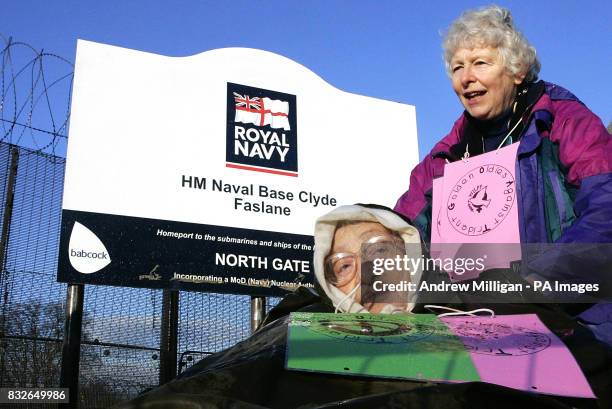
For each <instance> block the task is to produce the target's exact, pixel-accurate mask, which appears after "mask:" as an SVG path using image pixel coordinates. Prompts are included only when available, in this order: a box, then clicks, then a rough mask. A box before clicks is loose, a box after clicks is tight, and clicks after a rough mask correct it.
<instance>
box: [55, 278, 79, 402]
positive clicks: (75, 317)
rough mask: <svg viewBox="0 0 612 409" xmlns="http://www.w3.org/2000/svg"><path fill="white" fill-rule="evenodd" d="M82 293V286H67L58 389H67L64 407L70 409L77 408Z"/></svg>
mask: <svg viewBox="0 0 612 409" xmlns="http://www.w3.org/2000/svg"><path fill="white" fill-rule="evenodd" d="M84 293H85V291H84V288H83V285H82V284H69V285H68V291H67V295H66V323H65V327H64V343H63V345H62V366H61V368H60V387H61V388H69V391H70V393H69V398H70V403H68V404H66V405H65V406H64V407H66V408H70V409H73V408H74V409H76V408H78V407H79V360H80V357H81V325H82V323H83V299H84Z"/></svg>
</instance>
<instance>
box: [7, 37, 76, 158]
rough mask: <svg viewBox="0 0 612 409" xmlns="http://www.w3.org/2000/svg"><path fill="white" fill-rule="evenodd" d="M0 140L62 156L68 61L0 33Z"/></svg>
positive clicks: (70, 74) (67, 103) (71, 75)
mask: <svg viewBox="0 0 612 409" xmlns="http://www.w3.org/2000/svg"><path fill="white" fill-rule="evenodd" d="M0 47H1V52H0V142H6V143H10V144H13V145H18V146H21V147H24V148H28V150H29V151H30V152H31V153H37V154H42V155H44V156H46V157H48V158H52V157H55V158H56V159H55V160H57V156H60V157H62V158H65V156H66V142H67V139H68V125H69V119H70V103H71V95H72V83H73V78H74V64H73V63H72V62H70V61H69V60H67V59H65V58H63V57H61V56H59V55H57V54H53V53H49V52H45V51H44V50H43V49H41V50H40V51H38V50H37V49H36V48H34V47H33V46H31V45H29V44H27V43H24V42H21V41H15V40H13V38H12V37H8V38H7V37H5V36H4V35H2V34H0Z"/></svg>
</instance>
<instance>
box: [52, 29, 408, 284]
mask: <svg viewBox="0 0 612 409" xmlns="http://www.w3.org/2000/svg"><path fill="white" fill-rule="evenodd" d="M417 162H418V149H417V137H416V119H415V110H414V107H412V106H409V105H404V104H399V103H395V102H390V101H384V100H380V99H374V98H369V97H364V96H360V95H355V94H350V93H347V92H343V91H340V90H338V89H336V88H334V87H333V86H331V85H329V84H328V83H326V82H325V81H323V80H322V79H321V78H320V77H318V76H317V75H316V74H314V73H313V72H312V71H310V70H308V69H307V68H305V67H303V66H302V65H300V64H297V63H295V62H293V61H291V60H289V59H287V58H284V57H281V56H279V55H276V54H272V53H269V52H265V51H260V50H254V49H244V48H228V49H220V50H213V51H208V52H204V53H201V54H198V55H194V56H189V57H178V58H177V57H166V56H161V55H155V54H149V53H144V52H139V51H134V50H128V49H124V48H119V47H113V46H108V45H103V44H98V43H93V42H88V41H79V42H78V47H77V59H76V67H75V79H74V90H73V99H72V111H71V119H70V135H69V143H68V156H67V163H66V176H65V186H64V201H63V222H62V243H61V249H60V266H59V273H58V278H59V280H60V281H71V282H83V283H96V284H113V285H129V286H145V287H172V288H186V289H194V290H198V289H203V290H209V291H219V292H226V291H231V292H238V293H253V292H255V293H261V294H272V293H276V294H278V292H277V291H276V289H278V288H290V287H292V286H295V284H296V283H298V282H305V283H307V282H312V280H313V278H312V270H311V268H310V265H309V264H308V263H309V262H310V257H311V250H312V248H311V246H312V233H313V226H314V221H315V220H316V218H317V217H319V216H321V215H322V214H325V213H327V212H329V211H330V210H331V209H332V208H334V207H335V206H338V205H342V204H353V203H357V202H361V203H377V204H382V205H387V206H392V205H393V204H394V203H395V200H396V199H397V197H399V195H400V194H402V193H403V192H404V191H405V189H406V186H407V182H408V176H409V172H410V170H411V169H412V167H413V166H414V165H415V164H416V163H417ZM75 226H76V227H75ZM83 232H88V233H91V234H90V235H87V234H85V235H84V234H83ZM75 237H76V238H75ZM82 237H88V238H89V239H88V240H82V239H80V238H82ZM90 239H91V240H90ZM94 239H95V240H94ZM92 243H93V244H92ZM241 256H244V257H241ZM298 260H299V261H301V262H298ZM83 265H85V267H83ZM220 284H232V285H233V286H228V285H220Z"/></svg>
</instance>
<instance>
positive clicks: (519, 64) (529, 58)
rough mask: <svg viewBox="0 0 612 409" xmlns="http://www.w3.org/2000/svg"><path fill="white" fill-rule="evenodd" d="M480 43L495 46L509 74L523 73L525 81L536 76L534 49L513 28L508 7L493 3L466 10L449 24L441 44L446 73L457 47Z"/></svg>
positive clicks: (536, 60)
mask: <svg viewBox="0 0 612 409" xmlns="http://www.w3.org/2000/svg"><path fill="white" fill-rule="evenodd" d="M483 46H484V47H493V48H497V50H498V52H499V55H500V57H501V60H502V62H503V64H504V65H505V66H506V69H507V70H508V72H509V73H511V74H513V75H517V74H525V81H527V82H531V81H535V80H536V79H537V78H538V74H539V72H540V61H539V60H538V57H537V55H536V50H535V48H534V47H533V46H532V45H531V44H530V43H529V41H527V39H526V38H525V37H524V36H523V34H521V32H520V31H518V30H517V29H516V28H515V27H514V24H513V23H512V14H511V13H510V10H508V9H505V8H501V7H499V6H495V5H492V6H488V7H484V8H481V9H478V10H468V11H466V12H464V13H463V14H462V15H461V16H460V17H459V18H458V19H457V20H455V21H454V22H453V23H452V24H451V26H450V27H449V29H448V31H447V33H446V36H445V37H444V41H443V43H442V48H443V49H444V62H445V64H446V71H447V73H448V75H449V76H450V75H451V73H452V70H451V64H450V63H451V58H452V57H453V55H454V54H455V52H456V51H457V50H458V49H460V48H474V47H483Z"/></svg>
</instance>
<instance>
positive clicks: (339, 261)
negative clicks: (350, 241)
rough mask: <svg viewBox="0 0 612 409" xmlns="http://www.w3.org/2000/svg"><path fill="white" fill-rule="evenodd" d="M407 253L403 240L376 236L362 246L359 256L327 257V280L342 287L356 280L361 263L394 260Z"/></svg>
mask: <svg viewBox="0 0 612 409" xmlns="http://www.w3.org/2000/svg"><path fill="white" fill-rule="evenodd" d="M405 253H406V249H405V244H404V241H403V240H402V239H401V238H399V237H397V236H391V235H381V236H374V237H371V238H370V239H368V240H367V241H365V242H364V243H363V244H362V245H361V251H360V253H359V254H355V253H334V254H330V255H329V256H327V257H326V258H325V278H326V279H327V280H328V281H329V282H330V283H331V284H333V285H334V286H336V287H342V286H344V285H346V284H348V283H349V282H351V280H353V279H354V278H355V275H356V274H357V264H358V263H359V262H361V263H365V262H369V261H373V260H376V259H381V258H382V259H385V258H393V257H395V256H397V255H400V254H405Z"/></svg>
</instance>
